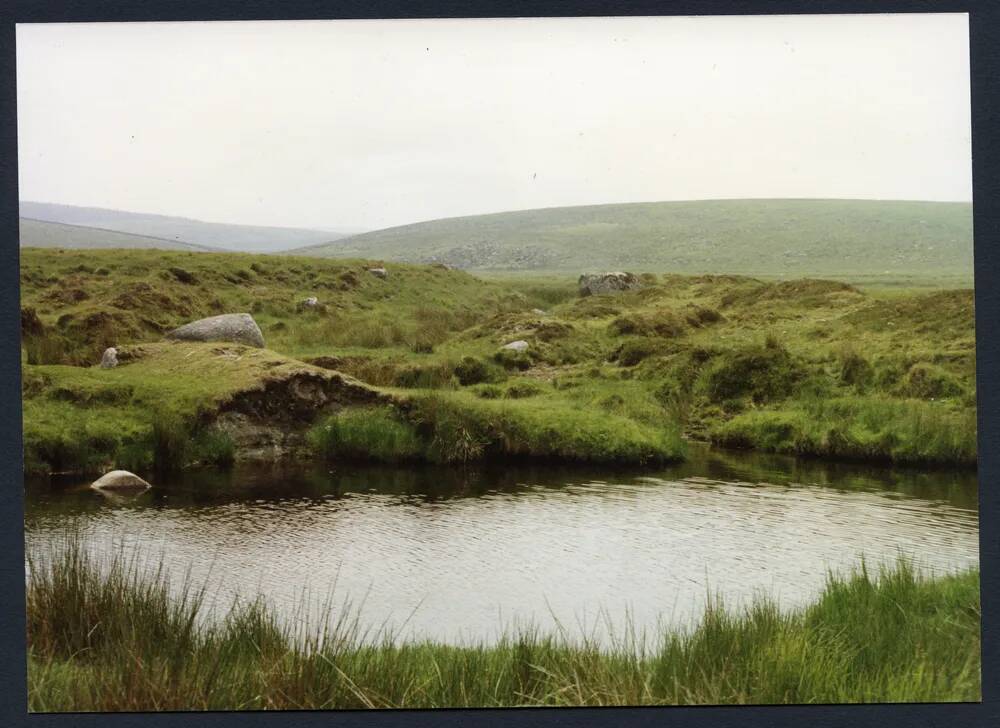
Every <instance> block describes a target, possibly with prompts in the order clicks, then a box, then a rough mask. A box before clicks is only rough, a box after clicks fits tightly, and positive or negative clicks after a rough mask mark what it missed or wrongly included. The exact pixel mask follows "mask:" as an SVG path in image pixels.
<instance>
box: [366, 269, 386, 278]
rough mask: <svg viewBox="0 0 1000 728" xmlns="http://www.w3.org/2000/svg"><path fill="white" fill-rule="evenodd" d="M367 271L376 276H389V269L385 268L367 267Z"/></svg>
mask: <svg viewBox="0 0 1000 728" xmlns="http://www.w3.org/2000/svg"><path fill="white" fill-rule="evenodd" d="M368 272H369V273H371V274H372V275H373V276H375V277H376V278H388V277H389V271H387V270H386V269H385V268H369V269H368Z"/></svg>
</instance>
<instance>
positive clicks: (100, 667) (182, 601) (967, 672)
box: [27, 541, 981, 711]
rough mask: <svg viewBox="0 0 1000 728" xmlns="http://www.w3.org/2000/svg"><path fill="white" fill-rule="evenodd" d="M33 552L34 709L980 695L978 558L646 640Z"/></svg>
mask: <svg viewBox="0 0 1000 728" xmlns="http://www.w3.org/2000/svg"><path fill="white" fill-rule="evenodd" d="M29 562H30V563H29V566H30V571H29V579H28V585H27V623H28V701H29V708H30V710H32V711H145V710H257V709H331V708H447V707H505V706H567V705H670V704H686V705H697V704H763V703H854V702H911V701H920V702H939V701H977V700H980V687H981V686H980V605H979V573H978V570H976V571H970V572H966V573H961V574H956V575H952V576H945V577H941V578H937V579H927V578H925V577H923V576H921V575H919V574H917V573H916V572H915V571H914V570H913V569H912V568H911V567H910V566H909V565H907V564H906V563H905V562H900V563H899V564H897V565H896V566H895V567H894V568H883V569H882V570H881V571H880V572H879V573H878V574H877V575H876V574H873V573H872V572H871V571H869V570H867V569H865V568H864V567H862V568H861V569H859V570H857V571H855V572H854V573H852V574H850V575H847V576H835V575H831V576H830V577H829V578H828V581H827V584H826V588H825V589H824V591H823V592H822V594H821V595H820V596H819V598H818V599H817V600H816V601H815V602H814V603H812V604H811V605H809V606H808V607H807V608H805V609H803V610H799V611H794V612H783V611H781V610H780V609H779V608H778V607H777V606H776V605H775V604H774V603H773V602H771V601H769V600H766V599H760V600H758V601H757V602H756V603H755V604H753V605H752V606H750V607H748V608H747V609H745V610H744V611H740V612H735V611H730V610H727V609H725V608H724V607H723V605H722V604H721V603H720V602H719V601H718V600H716V601H713V602H712V603H711V604H710V606H709V607H708V609H707V610H706V611H705V613H704V614H703V616H702V618H701V621H700V624H699V625H698V627H697V628H696V629H695V630H694V631H692V632H690V633H678V632H664V633H663V634H662V635H660V639H659V640H658V644H657V647H655V648H653V649H649V648H645V647H644V646H643V645H642V644H639V643H637V642H635V641H632V640H628V639H619V640H617V641H615V642H614V643H613V644H611V645H605V646H601V645H598V644H595V643H592V642H590V641H587V640H583V641H579V640H575V641H570V640H568V639H566V638H565V636H563V635H558V634H557V635H545V634H540V633H539V632H538V631H537V630H532V629H528V628H522V629H519V630H516V631H513V632H508V633H507V635H506V636H505V637H504V638H503V639H501V640H500V642H499V643H498V644H496V645H475V644H470V645H466V646H449V645H443V644H435V643H432V642H414V641H410V642H400V641H394V640H392V639H391V638H385V639H381V640H370V639H368V640H366V639H363V638H362V636H361V633H360V630H359V629H358V627H357V622H356V621H354V619H353V618H352V615H351V614H349V613H345V614H342V615H337V616H338V619H337V620H335V621H334V622H333V625H332V626H331V627H330V628H328V629H323V630H315V631H310V630H309V629H308V628H307V627H301V628H298V629H296V630H294V631H293V630H291V629H289V628H287V627H284V626H281V624H280V623H279V621H278V620H277V618H276V616H275V615H274V613H272V612H271V611H270V610H269V608H268V607H267V605H266V603H265V602H263V601H262V600H259V599H258V600H251V601H246V600H242V601H240V600H237V602H236V603H234V605H233V606H232V608H231V609H230V610H229V612H228V613H227V614H225V615H224V616H223V617H222V618H221V619H204V618H203V617H204V615H203V611H204V607H205V604H206V594H205V592H204V591H203V590H199V589H197V588H195V587H194V586H193V585H188V586H187V588H185V589H184V590H182V595H181V596H180V597H179V598H177V597H172V596H171V594H176V591H173V592H172V591H171V585H170V584H169V583H168V581H167V578H166V577H165V576H164V575H163V573H162V572H156V571H155V570H149V569H145V570H144V569H143V568H141V567H142V564H140V563H139V562H138V561H136V560H134V559H129V558H125V557H123V556H122V555H121V554H120V553H119V554H118V555H116V556H114V557H112V560H111V561H110V562H105V563H98V562H95V560H94V559H93V558H92V557H90V556H88V555H87V554H85V553H84V552H83V551H82V550H81V548H80V547H79V545H78V544H77V543H76V542H74V541H70V542H68V543H67V544H66V545H65V546H64V547H63V548H62V549H61V550H59V551H58V552H57V553H55V554H54V557H53V558H47V559H45V560H39V559H35V558H32V557H31V556H30V555H29ZM149 574H153V576H150V575H149ZM175 586H176V585H175Z"/></svg>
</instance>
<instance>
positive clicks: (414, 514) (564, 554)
mask: <svg viewBox="0 0 1000 728" xmlns="http://www.w3.org/2000/svg"><path fill="white" fill-rule="evenodd" d="M83 485H85V484H81V483H79V482H74V481H72V480H69V481H37V482H36V481H33V482H29V483H28V487H27V501H26V508H27V510H26V533H27V536H26V538H27V546H28V548H29V550H33V551H34V552H35V553H42V554H44V552H45V551H46V549H47V548H48V544H49V543H50V542H51V541H52V540H53V539H58V538H60V537H62V536H63V535H64V534H65V533H66V532H67V530H77V531H79V532H80V533H81V534H82V536H83V538H84V540H85V543H86V544H87V547H88V548H89V549H92V550H94V551H95V552H107V551H109V550H111V549H118V548H121V547H122V546H123V545H124V547H125V548H126V550H131V549H133V548H138V549H139V550H140V551H141V553H143V554H147V555H149V556H151V557H152V558H153V559H154V560H156V559H159V558H161V557H162V559H163V562H164V564H165V565H166V566H167V567H168V569H169V570H171V571H172V572H176V574H177V575H178V576H179V577H180V576H182V575H183V574H190V576H191V577H192V579H193V580H194V581H195V582H196V583H200V582H203V581H206V580H207V582H208V583H209V584H210V592H211V593H212V594H213V595H215V598H216V601H217V603H219V604H228V603H229V602H230V600H231V599H232V597H233V595H235V594H237V593H239V594H243V595H255V594H257V593H261V594H263V595H264V596H265V598H266V599H267V600H269V601H270V602H271V603H272V604H273V605H274V606H275V607H276V608H278V609H279V610H280V611H281V613H282V614H284V615H285V616H288V617H289V618H292V615H295V616H296V618H301V616H302V614H303V612H302V610H301V605H303V603H305V604H306V605H311V606H312V607H316V606H317V605H318V604H320V603H321V602H325V601H328V602H330V603H332V604H333V605H334V606H335V607H337V608H340V607H341V606H342V605H343V604H344V602H345V600H347V601H350V602H351V603H352V604H353V605H354V607H355V609H356V613H357V614H358V615H359V617H360V620H361V624H362V626H363V627H364V628H367V629H369V630H371V631H372V632H374V631H377V630H379V629H383V628H385V627H391V628H392V629H393V631H394V632H395V633H396V634H397V635H399V636H404V637H429V638H433V639H438V640H446V641H452V642H468V641H481V640H486V641H489V640H492V639H495V638H496V637H497V636H498V634H499V631H500V629H501V627H502V626H503V625H506V626H507V627H511V626H514V625H518V624H525V623H531V624H535V625H537V626H539V627H541V628H542V629H552V628H554V627H556V626H557V625H561V627H562V628H563V629H564V630H566V632H567V634H568V635H569V636H570V637H574V636H578V635H579V634H580V633H581V630H582V631H585V632H587V633H588V634H591V635H596V636H598V637H601V638H606V636H607V630H608V629H611V630H614V631H617V632H620V631H621V629H622V626H623V625H624V624H625V623H626V622H631V623H632V624H633V625H634V626H635V627H636V628H637V629H639V630H643V629H645V630H647V631H653V628H655V627H656V626H657V625H658V624H659V625H673V626H679V627H686V626H690V625H691V624H692V622H693V620H694V619H695V618H696V617H697V615H699V614H700V612H701V609H702V608H703V606H704V603H705V600H706V596H707V595H708V594H709V593H710V592H711V593H713V594H719V595H721V596H722V597H723V598H724V599H725V600H726V602H727V604H729V605H732V606H735V605H739V604H745V603H747V602H748V601H749V600H752V599H753V597H754V596H755V595H756V594H760V593H767V594H769V595H770V596H772V597H774V598H776V599H777V600H778V601H779V603H780V604H781V605H782V606H783V607H794V606H796V605H800V604H803V603H804V602H807V601H809V600H810V599H812V598H813V597H815V596H816V594H817V593H818V591H819V590H820V589H821V587H822V585H823V580H824V578H825V573H826V570H827V569H828V568H832V569H845V568H849V567H850V566H852V565H854V564H856V563H857V562H858V560H859V558H860V557H861V556H862V555H864V557H865V558H866V559H867V560H868V561H869V563H878V562H881V561H893V560H895V558H896V557H897V554H900V553H902V554H905V555H907V556H909V557H912V558H913V559H915V561H916V562H917V563H918V565H921V566H922V567H924V568H926V569H928V570H933V571H935V572H944V571H950V570H955V569H960V568H965V567H968V566H972V565H975V564H977V563H978V521H977V519H978V510H977V493H976V476H975V473H968V472H950V471H935V472H916V471H906V470H891V469H883V468H872V467H857V466H848V465H823V464H818V463H815V462H803V461H796V460H793V459H789V458H780V457H767V456H759V455H755V456H751V455H737V454H733V453H720V452H709V451H705V452H703V453H698V454H696V456H695V457H694V458H693V459H692V460H691V461H689V462H687V463H684V464H682V465H678V466H674V467H671V468H667V469H663V470H659V471H656V472H649V471H643V472H639V471H635V470H632V471H629V470H616V471H610V470H581V469H579V468H552V467H545V468H542V467H533V468H525V467H488V468H475V469H468V470H465V469H462V468H437V467H425V468H372V467H338V468H335V469H332V470H331V469H330V468H326V467H324V468H297V469H296V468H283V469H273V468H264V469H262V468H247V467H239V468H236V469H234V470H232V471H230V472H227V473H214V472H211V473H186V474H183V475H181V476H177V477H176V478H175V479H174V480H172V481H170V482H161V481H158V482H156V487H155V488H154V489H153V490H150V491H147V492H146V493H144V494H142V495H141V496H139V497H137V498H133V499H131V500H128V499H121V498H109V497H106V496H102V495H101V494H99V493H97V492H95V491H93V490H90V489H87V488H85V487H83ZM335 611H336V610H335ZM307 617H308V618H310V619H314V618H315V613H312V616H311V617H309V615H308V614H307Z"/></svg>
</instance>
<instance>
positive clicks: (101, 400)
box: [22, 342, 374, 472]
mask: <svg viewBox="0 0 1000 728" xmlns="http://www.w3.org/2000/svg"><path fill="white" fill-rule="evenodd" d="M121 360H122V361H123V363H122V364H121V365H119V366H118V367H117V368H114V369H100V368H97V367H89V368H82V367H71V366H64V365H51V366H35V367H29V368H26V370H25V372H24V376H23V380H22V382H23V385H22V387H23V401H24V442H25V469H26V471H27V472H50V471H55V472H58V471H94V470H99V469H102V468H106V467H109V466H112V465H115V466H118V467H123V468H127V469H130V470H148V469H150V468H154V467H156V468H158V469H163V468H168V469H169V468H170V467H183V466H185V465H189V464H195V463H202V464H209V463H220V462H226V461H229V460H231V459H232V457H233V445H232V442H229V441H228V439H227V436H226V435H225V433H223V432H219V431H217V430H215V429H214V428H213V427H212V426H211V425H212V422H213V420H214V418H215V416H216V415H217V414H218V413H219V412H220V411H224V410H226V409H229V408H242V409H246V408H247V407H252V406H254V404H255V403H254V399H255V397H259V396H260V395H261V394H262V393H265V392H267V391H268V390H269V389H270V388H274V387H276V386H277V387H280V386H283V385H288V384H290V383H296V384H300V383H302V382H303V381H309V382H314V383H318V385H319V386H323V387H326V388H330V387H335V388H339V389H342V390H343V393H344V396H345V397H348V398H350V397H352V396H354V397H358V398H361V399H364V397H365V395H366V394H367V393H369V392H372V394H374V393H373V391H372V390H370V389H369V388H368V387H365V386H364V385H362V384H361V383H359V382H355V381H354V380H351V379H350V378H348V377H345V376H344V375H341V374H338V373H335V372H330V371H327V370H324V369H320V368H318V367H313V366H310V365H308V364H303V363H302V362H299V361H296V360H294V359H290V358H288V357H285V356H282V355H280V354H276V353H275V352H273V351H268V350H266V349H254V348H250V347H245V346H240V345H236V344H198V343H188V342H176V343H161V344H142V345H136V346H132V347H123V348H122V350H121ZM266 399H267V398H265V400H266ZM274 399H278V400H280V404H281V406H282V407H283V408H286V409H287V408H288V407H289V405H290V403H292V402H293V401H294V400H293V398H291V397H288V396H284V397H274ZM306 404H307V405H308V403H306ZM262 414H263V415H264V416H267V413H266V412H264V413H262Z"/></svg>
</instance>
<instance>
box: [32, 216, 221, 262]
mask: <svg viewBox="0 0 1000 728" xmlns="http://www.w3.org/2000/svg"><path fill="white" fill-rule="evenodd" d="M19 222H20V240H21V247H30V248H158V249H160V250H188V251H192V252H198V253H208V252H212V251H214V252H220V251H219V250H218V249H214V248H209V247H207V246H204V245H192V244H190V243H181V242H177V241H176V240H166V239H164V238H154V237H150V236H148V235H130V234H129V233H120V232H117V231H115V230H102V229H101V228H94V227H83V226H81V225H63V224H62V223H58V222H45V221H44V220H32V219H30V218H26V217H22V218H21V219H20V221H19Z"/></svg>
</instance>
